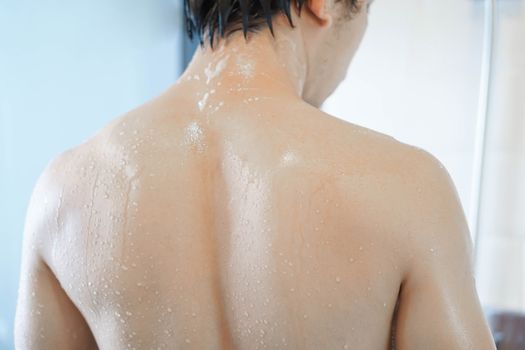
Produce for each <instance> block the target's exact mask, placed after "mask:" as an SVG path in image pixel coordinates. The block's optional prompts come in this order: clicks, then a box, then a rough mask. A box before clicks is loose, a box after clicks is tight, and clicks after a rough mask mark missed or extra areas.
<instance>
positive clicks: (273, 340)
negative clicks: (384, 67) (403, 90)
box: [16, 0, 495, 350]
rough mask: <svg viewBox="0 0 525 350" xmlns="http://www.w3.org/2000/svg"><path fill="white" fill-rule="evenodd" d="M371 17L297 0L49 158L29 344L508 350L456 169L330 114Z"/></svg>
mask: <svg viewBox="0 0 525 350" xmlns="http://www.w3.org/2000/svg"><path fill="white" fill-rule="evenodd" d="M204 2H205V3H208V5H209V3H215V2H216V0H205V1H204ZM189 3H190V4H192V6H193V5H195V4H196V2H195V1H194V0H189ZM249 3H250V4H253V8H254V9H256V10H257V11H260V10H261V8H262V7H261V5H260V4H259V3H256V2H255V1H253V0H249ZM262 3H268V1H266V0H265V1H262ZM286 3H287V1H283V2H282V3H280V4H281V5H282V6H286ZM236 4H237V2H235V3H234V5H235V6H238V5H236ZM283 4H284V5H283ZM274 5H275V4H274ZM368 6H369V3H364V2H356V1H353V2H352V1H351V0H348V1H332V0H310V1H308V2H306V3H304V5H303V7H302V11H301V12H299V11H298V8H297V7H296V5H295V3H294V4H292V10H291V18H292V20H293V24H294V26H295V27H294V28H292V27H291V26H290V24H289V22H288V19H287V17H286V16H285V15H284V12H280V13H278V14H275V15H274V16H273V22H272V23H273V26H272V29H273V32H274V34H275V38H274V37H272V34H271V33H270V30H269V27H268V26H267V25H266V24H265V23H262V24H260V30H259V31H258V32H252V31H249V32H248V33H247V38H248V41H247V42H246V41H245V38H244V35H243V31H242V30H240V31H239V30H234V31H233V32H231V33H230V34H229V35H227V36H225V37H224V38H220V37H218V36H217V35H216V36H215V40H217V41H216V42H215V44H214V47H213V50H212V49H211V48H210V47H209V43H208V40H207V39H206V40H204V44H203V47H199V49H198V51H197V53H196V54H195V56H194V58H193V60H192V62H191V64H190V66H189V67H188V69H187V70H186V71H185V72H184V74H183V75H182V76H181V77H180V79H179V80H178V81H177V82H176V83H175V84H174V85H173V86H171V87H170V88H169V89H167V90H166V91H164V92H163V93H162V94H161V95H160V96H158V97H157V98H155V99H154V100H152V101H150V102H148V103H146V104H145V105H143V106H140V107H138V108H136V109H134V110H132V111H130V112H128V113H126V114H125V115H123V116H120V117H118V118H116V119H114V120H113V121H112V122H111V123H110V124H109V125H107V126H106V127H105V128H103V129H102V130H101V131H100V132H99V133H98V134H97V135H95V136H94V137H92V138H90V139H89V140H87V141H86V142H84V143H83V144H81V145H79V146H77V147H75V148H73V149H70V150H67V151H66V152H64V153H63V154H61V155H60V156H58V157H57V158H55V159H54V160H53V161H51V162H50V163H49V165H48V166H47V168H46V170H45V171H44V172H43V174H42V175H41V176H40V178H39V180H38V182H37V184H36V186H35V190H34V193H33V196H32V198H31V202H30V205H29V208H28V213H27V222H26V226H25V241H24V242H25V243H24V254H23V266H22V275H21V276H22V278H21V282H20V297H19V304H18V309H17V318H16V319H17V321H16V345H17V348H18V349H53V350H57V349H95V348H99V349H108V350H115V349H224V350H227V349H300V350H304V349H316V350H318V349H356V350H377V349H388V348H390V346H391V343H395V346H396V347H397V349H401V350H412V349H413V350H422V349H425V350H434V349H435V350H465V349H476V350H484V349H495V346H494V343H493V341H492V338H491V335H490V331H489V328H488V327H487V324H486V322H485V320H484V317H483V313H482V309H481V307H480V303H479V300H478V296H477V293H476V290H475V282H474V277H473V271H472V261H471V260H472V244H471V240H470V236H469V231H468V227H467V223H466V221H465V216H464V213H463V210H462V207H461V205H460V202H459V200H458V195H457V192H456V189H455V188H454V185H453V182H452V180H451V178H450V176H449V174H448V172H447V171H446V169H445V168H444V167H443V166H442V164H441V163H440V162H439V161H438V160H437V159H436V158H435V157H434V156H432V155H431V154H429V153H428V152H426V151H423V150H421V149H419V148H417V147H413V146H410V145H407V144H404V143H401V142H399V141H397V140H395V139H393V138H392V137H389V136H386V135H383V134H380V133H378V132H375V131H372V130H369V129H366V128H364V127H360V126H358V125H354V124H351V123H347V122H345V121H342V120H341V119H338V118H335V117H333V116H331V115H328V114H326V113H323V112H322V111H320V110H319V108H318V107H319V106H320V105H321V103H322V102H323V101H324V100H325V98H326V97H327V96H328V95H329V94H330V93H331V92H332V91H333V90H334V88H335V87H336V86H337V84H338V83H339V82H340V81H341V80H342V79H343V77H344V76H345V72H346V69H347V66H348V64H349V62H350V60H351V57H352V56H353V55H354V53H355V51H356V49H357V47H358V44H359V42H360V40H361V38H362V36H363V33H364V31H365V28H366V24H367V8H368ZM214 9H215V10H216V8H215V7H210V6H208V10H209V11H215V10H214ZM189 10H191V9H189ZM254 11H255V10H254ZM197 13H199V11H197V10H195V12H194V13H193V14H194V16H198V15H197ZM190 14H191V13H190ZM234 15H235V12H232V13H231V15H230V17H231V18H235V16H234ZM236 15H237V17H239V11H238V9H237V13H236ZM204 17H205V16H203V18H204ZM349 17H350V18H349ZM210 18H213V16H208V19H210ZM193 20H194V22H192V23H196V17H194V18H193ZM252 20H255V19H253V18H252ZM201 24H202V23H201ZM250 25H252V22H250ZM235 26H237V27H235ZM225 27H226V31H229V30H230V29H232V28H241V29H242V27H239V21H238V20H236V21H234V20H233V19H232V20H231V23H227V25H225ZM193 30H194V31H195V30H198V26H195V27H193ZM73 117H74V116H73ZM392 334H395V337H394V336H392Z"/></svg>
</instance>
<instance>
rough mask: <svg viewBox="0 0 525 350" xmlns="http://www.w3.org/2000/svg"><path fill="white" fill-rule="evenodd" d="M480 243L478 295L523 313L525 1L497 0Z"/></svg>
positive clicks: (524, 273)
mask: <svg viewBox="0 0 525 350" xmlns="http://www.w3.org/2000/svg"><path fill="white" fill-rule="evenodd" d="M496 3H497V6H496V9H495V14H496V23H495V24H496V25H495V33H494V34H495V41H494V44H495V47H494V63H493V66H492V67H493V75H492V84H491V91H490V99H489V119H488V124H487V152H486V166H485V172H484V174H485V176H484V178H483V179H484V181H483V186H482V189H483V191H482V198H481V213H480V214H481V220H480V236H479V244H478V251H479V253H478V266H477V268H478V289H479V293H480V297H481V299H482V300H483V301H485V303H486V304H488V305H490V306H492V307H494V308H502V309H511V310H522V311H525V40H524V38H525V1H523V0H500V1H496Z"/></svg>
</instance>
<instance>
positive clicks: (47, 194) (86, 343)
mask: <svg viewBox="0 0 525 350" xmlns="http://www.w3.org/2000/svg"><path fill="white" fill-rule="evenodd" d="M60 163H61V161H60V160H59V159H56V160H55V161H54V162H52V163H50V165H49V166H48V167H47V168H46V170H45V171H44V172H43V174H42V175H41V176H40V177H39V179H38V181H37V184H36V186H35V188H34V190H33V194H32V196H31V200H30V203H29V206H28V210H27V213H26V222H25V226H24V244H23V252H22V268H21V274H20V285H19V295H18V304H17V310H16V323H15V343H16V348H17V349H93V348H95V349H96V348H97V347H96V343H95V340H94V338H93V336H92V334H91V331H90V329H89V327H88V326H87V324H86V322H85V320H84V318H83V317H82V315H81V313H80V311H79V310H78V309H77V308H76V307H75V305H74V303H73V302H72V301H71V300H70V299H69V297H68V296H67V294H66V293H65V291H64V290H63V289H62V287H61V285H60V283H59V281H58V280H57V279H56V277H55V275H54V274H53V272H52V271H51V269H50V268H49V266H48V264H47V263H46V262H45V258H44V256H45V255H46V254H45V253H44V252H45V251H46V247H48V246H49V245H50V244H51V241H52V240H53V235H54V233H55V232H54V230H56V227H55V226H54V225H53V222H54V220H55V215H56V211H57V210H58V209H57V208H58V206H57V205H58V201H59V200H60V199H59V198H58V191H57V188H59V187H60V180H59V176H58V175H57V170H58V169H59V167H60V165H61V164H60Z"/></svg>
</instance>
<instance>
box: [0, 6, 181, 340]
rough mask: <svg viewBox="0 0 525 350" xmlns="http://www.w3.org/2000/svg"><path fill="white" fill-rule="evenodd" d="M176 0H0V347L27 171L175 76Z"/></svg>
mask: <svg viewBox="0 0 525 350" xmlns="http://www.w3.org/2000/svg"><path fill="white" fill-rule="evenodd" d="M180 3H181V1H178V0H148V1H143V0H91V1H82V2H72V1H66V0H63V1H60V0H55V1H50V0H39V1H37V0H33V1H27V0H0V349H12V348H13V336H12V333H13V319H14V314H15V307H16V297H17V288H18V273H19V265H20V249H21V242H22V233H23V226H24V218H25V212H26V208H27V204H28V201H29V197H30V195H31V191H32V189H33V186H34V184H35V181H36V179H37V178H38V176H39V175H40V173H41V172H42V170H43V168H44V166H45V165H46V164H47V162H48V161H49V160H50V159H51V158H53V157H54V156H56V155H57V154H59V153H61V152H62V151H63V150H65V149H66V148H69V147H71V146H74V145H76V144H79V143H80V142H82V141H84V140H85V139H86V138H88V137H89V136H91V135H92V134H94V133H95V132H96V131H97V130H99V129H100V128H101V127H102V126H103V125H105V124H106V123H107V122H108V121H109V120H111V119H113V118H115V117H116V116H118V115H120V114H122V113H124V112H126V111H128V110H130V109H132V108H134V107H135V106H138V105H140V104H142V103H143V102H145V101H147V100H148V99H150V98H152V97H154V96H156V95H157V94H159V93H160V92H162V91H163V90H164V89H166V88H167V87H168V86H169V85H171V84H172V83H173V82H174V81H175V79H176V78H177V77H178V75H179V74H180V67H181V66H182V58H183V55H182V52H181V49H180V48H181V47H182V33H181V28H182V23H181V12H180V10H181V8H180V6H181V4H180Z"/></svg>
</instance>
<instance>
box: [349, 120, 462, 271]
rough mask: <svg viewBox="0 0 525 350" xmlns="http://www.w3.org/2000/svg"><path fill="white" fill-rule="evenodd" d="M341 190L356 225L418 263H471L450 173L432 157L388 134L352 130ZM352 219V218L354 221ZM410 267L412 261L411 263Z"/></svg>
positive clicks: (430, 154)
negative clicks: (425, 259)
mask: <svg viewBox="0 0 525 350" xmlns="http://www.w3.org/2000/svg"><path fill="white" fill-rule="evenodd" d="M347 128H348V129H347V130H346V131H345V133H346V134H347V135H348V136H347V138H348V139H350V138H351V137H352V135H358V136H356V137H354V139H355V140H356V141H346V142H345V144H346V147H347V152H346V154H345V155H344V156H342V158H341V164H342V167H343V169H344V173H343V174H342V175H341V176H340V177H339V183H340V190H341V192H342V195H343V197H344V198H345V205H346V208H345V210H347V211H348V212H349V213H352V212H353V213H359V215H358V216H357V219H356V220H359V221H360V223H361V225H364V227H367V228H370V230H371V231H374V230H375V229H376V228H377V227H380V228H381V232H380V235H382V236H383V237H385V238H387V239H388V240H389V244H392V245H395V247H398V248H399V253H400V255H402V256H404V257H405V258H407V259H417V258H418V257H420V256H425V255H426V254H428V253H433V252H436V253H437V252H438V251H441V252H442V253H443V256H449V257H452V256H455V257H458V258H460V257H468V258H470V257H471V255H472V244H471V238H470V233H469V229H468V225H467V221H466V218H465V214H464V211H463V208H462V205H461V202H460V199H459V195H458V192H457V189H456V187H455V185H454V182H453V180H452V178H451V176H450V173H449V172H448V170H447V169H446V167H445V166H444V165H443V163H442V162H441V161H440V160H439V159H438V158H437V157H436V156H435V155H433V154H432V153H430V152H428V151H426V150H424V149H421V148H419V147H416V146H413V145H410V144H406V143H403V142H400V141H398V140H396V139H395V138H393V137H390V136H388V135H385V134H381V133H378V132H376V131H373V130H370V129H366V128H362V127H360V126H354V125H350V126H348V127H347ZM352 219H354V218H352ZM407 263H408V261H407Z"/></svg>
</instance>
